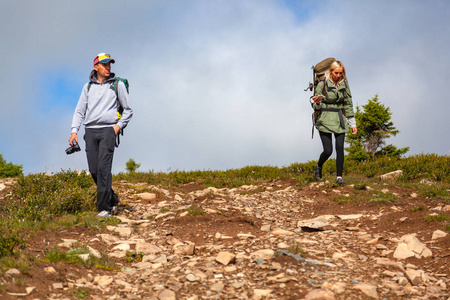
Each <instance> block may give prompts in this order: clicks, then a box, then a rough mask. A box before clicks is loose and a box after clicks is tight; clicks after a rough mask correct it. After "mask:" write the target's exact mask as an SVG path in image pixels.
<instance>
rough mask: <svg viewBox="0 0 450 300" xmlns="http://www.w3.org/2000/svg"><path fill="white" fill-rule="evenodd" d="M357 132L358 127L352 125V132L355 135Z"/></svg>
mask: <svg viewBox="0 0 450 300" xmlns="http://www.w3.org/2000/svg"><path fill="white" fill-rule="evenodd" d="M357 132H358V128H356V127H353V128H352V134H353V135H355V134H356V133H357Z"/></svg>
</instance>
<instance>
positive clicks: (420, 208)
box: [409, 206, 425, 212]
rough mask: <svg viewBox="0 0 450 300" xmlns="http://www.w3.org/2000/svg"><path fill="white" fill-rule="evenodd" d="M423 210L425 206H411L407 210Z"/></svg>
mask: <svg viewBox="0 0 450 300" xmlns="http://www.w3.org/2000/svg"><path fill="white" fill-rule="evenodd" d="M423 210H425V207H423V206H416V207H413V208H411V209H410V210H409V211H410V212H417V211H423Z"/></svg>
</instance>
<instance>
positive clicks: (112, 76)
mask: <svg viewBox="0 0 450 300" xmlns="http://www.w3.org/2000/svg"><path fill="white" fill-rule="evenodd" d="M114 80H116V74H114V73H110V74H109V77H108V79H106V80H105V82H108V81H114ZM89 81H90V82H95V83H98V81H97V71H95V70H92V71H91V74H89Z"/></svg>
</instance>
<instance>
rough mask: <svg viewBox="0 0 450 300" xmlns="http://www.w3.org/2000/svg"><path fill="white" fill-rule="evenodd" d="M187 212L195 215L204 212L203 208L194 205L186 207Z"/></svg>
mask: <svg viewBox="0 0 450 300" xmlns="http://www.w3.org/2000/svg"><path fill="white" fill-rule="evenodd" d="M187 212H188V213H189V214H190V215H195V216H201V215H203V214H204V213H206V212H205V211H204V210H202V209H201V208H200V207H197V206H195V205H192V206H191V207H189V208H188V210H187Z"/></svg>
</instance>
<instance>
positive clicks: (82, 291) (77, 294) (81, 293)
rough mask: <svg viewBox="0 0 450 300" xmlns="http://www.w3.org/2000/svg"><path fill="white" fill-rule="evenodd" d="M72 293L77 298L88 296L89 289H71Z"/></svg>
mask: <svg viewBox="0 0 450 300" xmlns="http://www.w3.org/2000/svg"><path fill="white" fill-rule="evenodd" d="M72 294H73V295H74V296H75V297H77V298H78V299H85V298H87V297H89V290H88V289H85V288H78V289H77V290H76V291H73V292H72Z"/></svg>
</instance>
